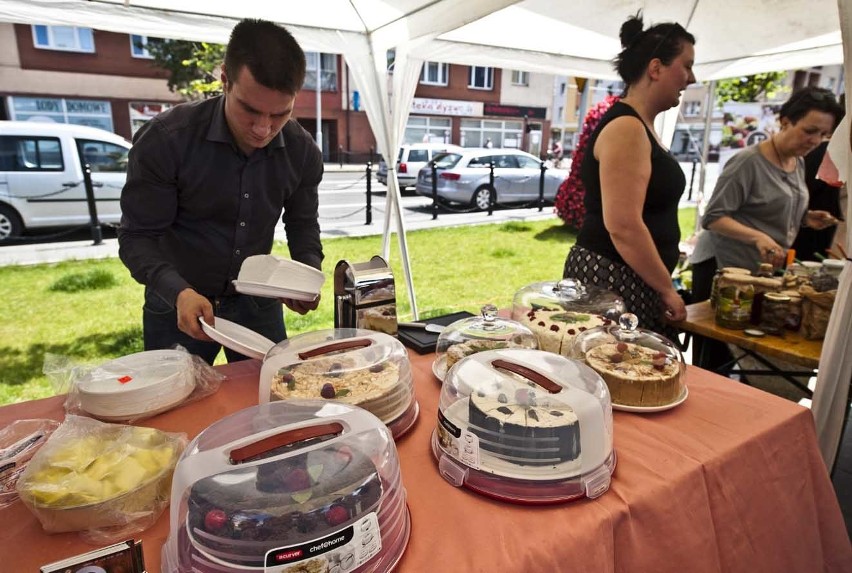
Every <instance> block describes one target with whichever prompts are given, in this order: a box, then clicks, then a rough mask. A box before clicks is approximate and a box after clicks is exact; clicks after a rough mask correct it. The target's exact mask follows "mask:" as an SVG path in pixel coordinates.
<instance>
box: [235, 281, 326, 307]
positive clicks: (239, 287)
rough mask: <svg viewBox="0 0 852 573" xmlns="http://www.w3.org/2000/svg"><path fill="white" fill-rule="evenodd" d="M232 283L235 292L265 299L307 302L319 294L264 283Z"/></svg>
mask: <svg viewBox="0 0 852 573" xmlns="http://www.w3.org/2000/svg"><path fill="white" fill-rule="evenodd" d="M233 283H234V288H235V289H236V291H237V292H239V293H242V294H249V295H252V296H264V297H267V298H292V299H293V300H303V301H307V302H310V301H312V300H315V299H316V298H317V297H318V296H319V293H316V292H307V291H301V290H292V289H288V288H283V287H277V286H273V285H270V284H266V283H253V282H246V281H238V280H235V281H233Z"/></svg>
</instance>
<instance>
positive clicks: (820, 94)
mask: <svg viewBox="0 0 852 573" xmlns="http://www.w3.org/2000/svg"><path fill="white" fill-rule="evenodd" d="M809 111H821V112H824V113H829V114H831V115H832V116H834V126H835V127H837V124H838V123H840V119H841V118H842V117H843V113H844V109H843V108H842V107H841V106H840V104H839V103H837V100H836V99H835V98H834V94H833V93H832V92H831V91H830V90H827V89H825V88H817V87H805V88H800V89H798V90H796V91H794V92H793V94H792V95H791V96H790V99H788V100H787V101H786V102H784V105H782V106H781V109H780V111H779V112H778V117H780V118H785V117H786V118H787V119H789V120H790V123H796V122H798V121H799V120H800V119H802V118H803V117H805V116H806V115H808V112H809Z"/></svg>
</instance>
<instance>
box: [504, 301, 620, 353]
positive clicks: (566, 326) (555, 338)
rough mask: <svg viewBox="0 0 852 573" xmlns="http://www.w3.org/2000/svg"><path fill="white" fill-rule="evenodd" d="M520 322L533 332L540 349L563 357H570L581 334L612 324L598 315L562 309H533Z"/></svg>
mask: <svg viewBox="0 0 852 573" xmlns="http://www.w3.org/2000/svg"><path fill="white" fill-rule="evenodd" d="M519 322H520V323H521V324H524V325H525V326H527V327H528V328H529V329H530V330H532V331H533V334H535V335H536V338H538V343H539V348H541V349H542V350H545V351H547V352H553V353H554V354H561V355H562V356H570V353H571V348H572V346H573V344H574V339H575V338H576V337H577V335H578V334H580V333H581V332H585V331H587V330H589V329H592V328H595V327H598V326H606V325H609V324H612V321H611V320H609V319H608V318H604V317H602V316H598V315H596V314H588V313H582V312H572V311H567V310H563V309H561V308H560V309H552V308H535V309H531V310H530V311H528V312H527V313H526V314H524V315H522V316H521V317H520V318H519Z"/></svg>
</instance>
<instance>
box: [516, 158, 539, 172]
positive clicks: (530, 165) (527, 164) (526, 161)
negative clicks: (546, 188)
mask: <svg viewBox="0 0 852 573" xmlns="http://www.w3.org/2000/svg"><path fill="white" fill-rule="evenodd" d="M515 159H516V160H517V161H518V166H519V167H520V168H521V169H541V163H540V162H538V161H536V160H535V159H533V158H532V157H527V156H526V155H516V156H515Z"/></svg>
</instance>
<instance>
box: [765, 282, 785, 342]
mask: <svg viewBox="0 0 852 573" xmlns="http://www.w3.org/2000/svg"><path fill="white" fill-rule="evenodd" d="M789 313H790V297H789V296H787V295H785V294H781V293H777V292H768V293H766V294H764V295H763V306H762V308H761V311H760V329H761V330H762V331H763V332H765V333H767V334H776V335H779V336H783V334H784V325H785V324H786V322H787V315H788V314H789Z"/></svg>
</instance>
